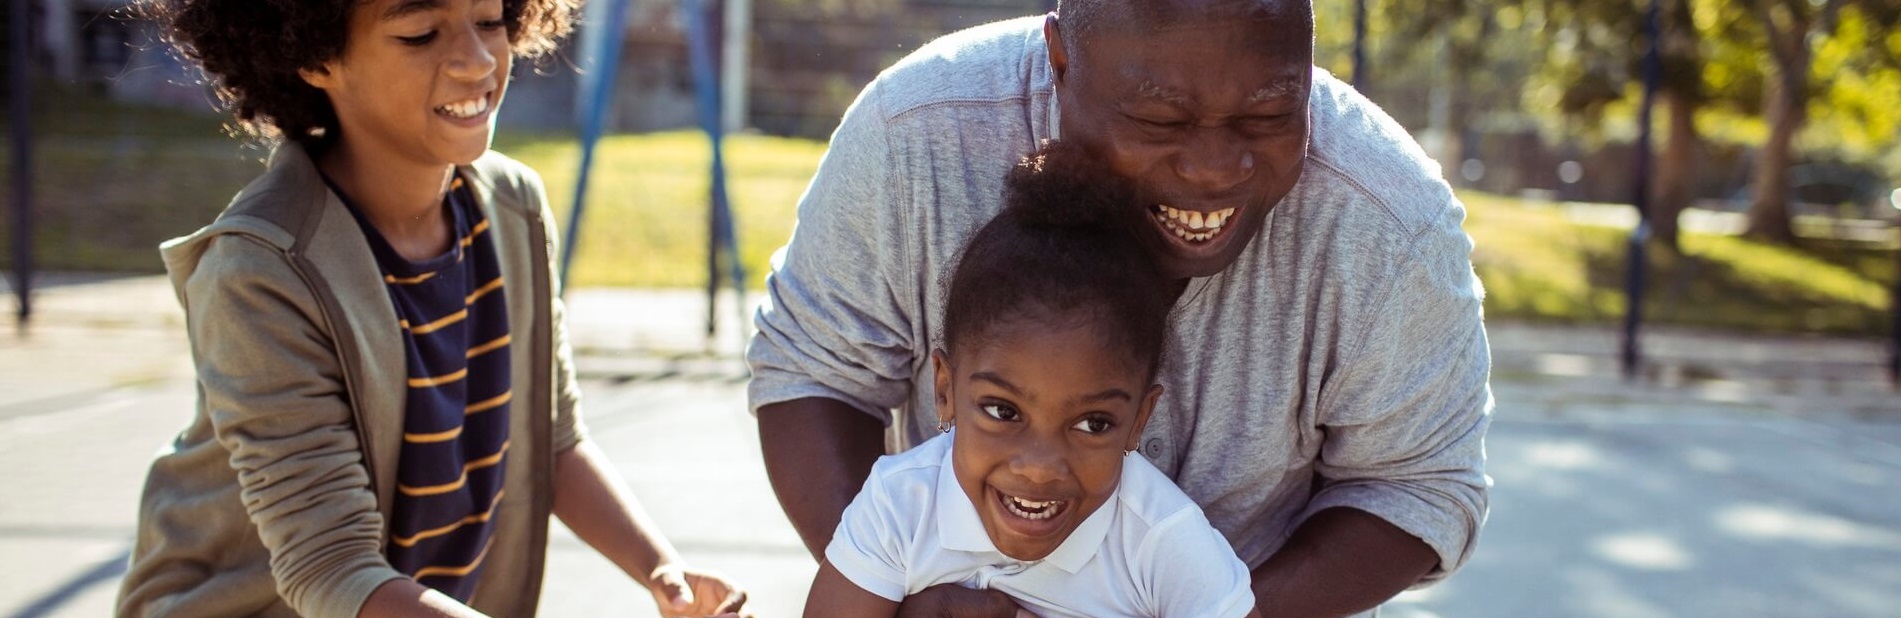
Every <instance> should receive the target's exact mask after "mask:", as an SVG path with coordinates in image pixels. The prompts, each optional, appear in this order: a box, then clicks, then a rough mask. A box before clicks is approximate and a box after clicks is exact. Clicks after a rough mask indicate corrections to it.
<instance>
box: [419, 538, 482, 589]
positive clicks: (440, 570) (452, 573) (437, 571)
mask: <svg viewBox="0 0 1901 618" xmlns="http://www.w3.org/2000/svg"><path fill="white" fill-rule="evenodd" d="M494 544H495V537H493V536H491V537H489V538H488V542H487V543H483V544H482V553H480V554H476V556H475V562H471V563H469V564H468V565H467V566H459V567H443V566H430V567H423V568H420V569H416V574H415V575H411V576H410V577H412V578H415V579H422V578H424V577H430V576H434V575H446V576H449V577H461V576H464V575H468V574H469V573H470V572H472V571H474V570H475V567H478V566H482V559H483V558H487V557H488V548H489V546H492V545H494Z"/></svg>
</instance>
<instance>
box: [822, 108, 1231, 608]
mask: <svg viewBox="0 0 1901 618" xmlns="http://www.w3.org/2000/svg"><path fill="white" fill-rule="evenodd" d="M1096 167H1097V166H1095V165H1093V164H1092V163H1091V162H1089V161H1088V160H1087V159H1086V157H1084V156H1083V155H1082V154H1081V153H1079V152H1077V151H1075V150H1073V149H1072V148H1070V147H1066V146H1063V145H1061V144H1051V145H1049V146H1047V147H1046V148H1045V149H1044V150H1043V151H1042V152H1040V153H1038V154H1037V155H1036V156H1033V157H1031V158H1029V159H1027V160H1026V161H1025V162H1024V163H1023V164H1020V165H1018V166H1017V168H1016V169H1014V170H1012V171H1011V172H1010V176H1009V178H1008V180H1007V185H1006V186H1007V188H1008V191H1009V195H1008V196H1007V198H1006V200H1005V207H1004V211H1003V213H1002V214H1000V215H998V216H997V218H996V219H994V220H992V221H991V222H990V223H988V224H986V225H985V226H984V227H983V228H982V229H981V230H979V231H978V232H977V235H976V236H975V237H974V238H973V239H972V240H971V241H970V244H969V245H967V246H966V247H965V249H964V252H963V257H962V258H961V260H960V261H959V263H958V265H957V267H956V270H955V271H954V272H953V273H952V277H951V282H950V293H949V296H948V299H947V301H946V306H945V309H944V321H945V326H944V333H945V335H944V341H943V347H942V348H941V349H938V350H935V351H934V352H933V353H932V361H933V363H934V364H935V367H936V373H935V385H934V387H935V389H936V390H935V397H936V403H937V415H938V419H939V429H940V430H942V431H944V432H945V435H942V436H939V437H937V438H935V439H932V440H929V441H927V442H925V443H924V444H921V445H919V446H918V447H917V448H914V449H912V450H910V451H908V452H905V453H903V454H900V455H895V456H887V457H884V458H882V459H880V460H879V461H878V463H877V464H876V465H875V466H874V467H873V469H872V472H871V476H870V478H869V479H868V480H866V482H865V488H864V490H863V491H861V492H860V493H859V494H858V497H857V498H856V499H855V500H854V501H853V502H852V504H851V506H850V507H848V508H846V510H845V513H844V517H843V521H841V523H840V524H839V526H838V529H837V532H836V533H835V535H834V537H833V539H832V543H831V545H830V546H829V547H827V548H826V550H825V560H824V562H823V563H822V564H821V565H820V567H819V574H818V578H817V580H816V581H814V582H813V584H812V591H811V594H810V596H809V597H808V600H807V602H806V607H805V615H806V616H807V617H832V616H880V617H884V616H892V615H895V613H896V611H897V608H898V605H899V604H900V603H901V602H902V601H903V600H904V598H905V597H906V596H909V595H912V594H916V593H917V592H919V591H921V590H923V589H925V588H929V587H931V586H934V585H938V584H957V585H961V586H965V587H970V588H979V589H993V590H998V591H1001V592H1004V593H1006V594H1008V595H1009V596H1010V597H1012V598H1014V599H1016V601H1017V602H1018V604H1019V605H1021V606H1022V607H1023V608H1025V609H1028V610H1029V611H1031V612H1033V613H1035V614H1037V615H1041V616H1090V617H1097V618H1106V617H1111V616H1147V617H1170V618H1173V617H1183V618H1237V617H1240V616H1252V615H1254V610H1253V607H1254V595H1253V593H1252V592H1251V591H1250V589H1249V587H1248V585H1249V580H1248V571H1247V568H1246V567H1245V566H1244V565H1243V564H1242V563H1241V561H1240V560H1239V559H1238V558H1236V557H1235V554H1234V550H1233V549H1232V548H1231V547H1230V546H1229V545H1228V542H1227V540H1226V539H1225V538H1223V537H1222V536H1221V534H1220V533H1219V532H1216V531H1215V529H1214V528H1213V527H1212V526H1210V525H1209V524H1208V521H1207V519H1206V518H1205V517H1204V516H1203V515H1202V513H1201V509H1199V508H1197V507H1196V506H1195V504H1194V502H1192V501H1190V500H1189V498H1188V496H1186V495H1185V494H1183V493H1182V492H1181V490H1180V489H1178V488H1176V487H1175V485H1174V484H1173V483H1171V482H1169V480H1168V478H1167V477H1165V476H1163V475H1162V473H1161V471H1159V470H1157V469H1156V468H1155V467H1154V466H1153V465H1151V464H1150V463H1149V462H1148V460H1146V459H1143V458H1142V457H1139V456H1135V455H1133V452H1134V449H1135V445H1136V443H1137V441H1138V440H1140V439H1141V435H1142V427H1143V425H1144V424H1145V423H1147V421H1148V416H1149V413H1150V412H1151V411H1153V410H1154V409H1155V402H1156V400H1157V399H1158V398H1159V397H1161V395H1162V387H1161V386H1160V385H1157V384H1155V383H1154V377H1155V372H1156V369H1157V365H1158V364H1159V362H1160V358H1161V352H1162V346H1163V335H1164V331H1165V328H1166V322H1167V318H1168V312H1169V309H1170V307H1171V305H1172V302H1173V299H1174V294H1173V290H1172V289H1170V285H1169V282H1168V281H1167V279H1166V278H1165V277H1164V276H1163V275H1162V274H1161V273H1160V272H1159V271H1157V270H1156V268H1155V267H1154V264H1153V260H1150V259H1148V258H1147V257H1146V256H1145V255H1143V254H1142V253H1141V249H1140V247H1139V246H1138V245H1137V244H1136V242H1135V237H1134V236H1133V235H1132V234H1131V232H1130V227H1129V225H1130V223H1131V222H1128V221H1121V220H1117V219H1116V217H1118V216H1121V215H1120V213H1128V212H1135V211H1136V209H1132V208H1128V207H1127V206H1126V204H1125V202H1126V201H1127V200H1129V199H1131V198H1130V197H1129V194H1128V193H1127V192H1126V191H1125V190H1124V188H1123V187H1122V185H1121V183H1119V182H1118V181H1115V180H1113V179H1109V178H1106V177H1102V176H1098V175H1097V174H1095V173H1092V172H1091V171H1090V170H1092V169H1095V168H1096Z"/></svg>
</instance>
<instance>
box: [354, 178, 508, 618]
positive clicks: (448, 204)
mask: <svg viewBox="0 0 1901 618" xmlns="http://www.w3.org/2000/svg"><path fill="white" fill-rule="evenodd" d="M452 187H453V189H452V190H451V191H450V192H449V194H448V195H447V196H445V197H444V198H443V208H444V209H445V210H447V211H448V212H447V214H449V215H450V216H451V217H452V219H453V221H454V225H455V228H454V229H455V237H456V239H457V240H456V242H455V243H453V246H451V247H450V249H449V251H448V252H447V253H444V254H442V255H439V256H436V257H433V258H429V259H427V260H423V261H421V262H411V261H409V260H406V259H404V258H403V257H402V256H401V255H399V254H397V253H396V251H395V249H394V248H392V247H390V245H389V242H388V241H386V240H384V238H383V235H382V234H381V233H379V232H377V230H376V228H375V226H373V225H371V224H370V223H369V220H368V219H366V218H364V216H363V214H362V213H361V212H360V211H359V210H358V209H357V208H356V207H355V205H353V204H350V200H349V199H348V198H344V200H343V201H344V203H345V204H349V205H350V212H351V213H352V214H355V215H356V218H357V223H359V224H360V225H361V226H362V227H363V233H364V235H365V236H367V237H368V238H369V243H370V249H371V251H372V252H374V253H375V254H376V262H377V265H378V266H379V267H380V269H381V270H382V272H383V282H384V284H386V285H387V286H388V288H389V295H390V299H391V300H392V301H394V303H395V305H396V319H397V320H398V321H399V323H400V324H401V326H402V331H403V339H404V346H403V347H404V351H405V353H406V355H407V362H406V364H407V366H408V367H407V371H408V377H409V394H408V400H407V401H406V404H405V407H404V420H403V448H402V455H401V457H400V460H399V462H398V464H397V470H396V476H397V482H398V486H397V491H396V494H395V495H396V503H395V504H394V505H393V506H394V508H393V515H392V518H391V521H390V522H389V526H388V527H389V533H390V538H389V544H388V558H389V561H390V566H392V567H394V568H395V569H396V570H397V571H400V572H402V573H404V574H407V575H409V576H410V577H412V578H414V579H415V580H416V581H418V582H420V583H422V584H423V585H425V586H429V587H431V588H435V589H436V590H439V591H442V593H444V594H447V595H449V596H451V597H454V598H455V599H457V600H460V601H463V602H467V601H468V600H469V598H470V596H472V595H473V594H474V592H475V582H476V581H477V580H478V579H479V578H480V577H481V569H482V560H483V558H484V557H486V556H487V554H488V547H489V543H490V542H491V540H492V538H491V535H492V533H493V531H494V519H493V518H494V516H495V509H496V506H497V505H499V504H500V503H501V499H502V495H503V487H502V480H503V478H504V477H503V471H504V470H505V468H506V465H507V455H508V444H509V443H508V438H509V436H508V408H509V407H508V405H507V404H508V402H509V399H510V396H511V392H510V388H509V359H508V345H509V332H508V305H507V299H506V297H505V296H506V295H505V293H504V291H503V289H502V288H503V285H502V272H501V266H500V264H499V262H498V261H497V259H496V255H495V247H494V245H493V241H492V239H493V238H494V235H493V234H490V233H488V225H489V224H488V221H487V219H485V218H484V217H483V216H482V212H481V209H479V208H477V207H476V204H475V199H474V197H473V196H472V195H470V193H469V191H468V189H467V188H465V187H464V186H463V182H462V179H461V178H460V177H457V178H456V179H455V180H454V181H453V184H452ZM332 190H335V187H334V186H332ZM337 194H338V195H339V196H342V195H343V194H342V192H341V191H338V192H337Z"/></svg>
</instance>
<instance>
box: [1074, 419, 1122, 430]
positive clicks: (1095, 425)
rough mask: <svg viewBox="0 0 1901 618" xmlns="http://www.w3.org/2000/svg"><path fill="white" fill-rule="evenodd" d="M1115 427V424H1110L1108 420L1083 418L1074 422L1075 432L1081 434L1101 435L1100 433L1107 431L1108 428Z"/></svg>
mask: <svg viewBox="0 0 1901 618" xmlns="http://www.w3.org/2000/svg"><path fill="white" fill-rule="evenodd" d="M1115 426H1116V424H1115V423H1113V422H1110V421H1109V419H1106V418H1098V417H1090V418H1085V419H1083V420H1080V421H1076V424H1075V425H1074V428H1075V429H1076V431H1080V432H1083V433H1102V432H1105V431H1108V430H1109V429H1110V428H1113V427H1115Z"/></svg>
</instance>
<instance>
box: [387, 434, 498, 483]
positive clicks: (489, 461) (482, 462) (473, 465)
mask: <svg viewBox="0 0 1901 618" xmlns="http://www.w3.org/2000/svg"><path fill="white" fill-rule="evenodd" d="M508 444H509V443H508V442H503V443H502V450H499V451H496V452H495V454H494V455H489V456H487V457H483V458H481V459H477V460H475V461H471V462H469V463H466V464H462V476H461V477H460V478H457V479H456V480H455V482H453V483H443V484H441V485H429V486H426V487H410V486H408V485H403V484H401V483H398V484H397V485H396V489H397V491H401V492H403V495H405V496H434V495H439V494H446V493H449V492H452V491H455V490H457V489H461V488H462V486H463V485H465V484H467V483H468V482H469V472H471V471H475V470H480V469H483V468H487V467H489V466H493V465H495V464H498V463H501V462H502V456H503V455H507V454H508Z"/></svg>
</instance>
